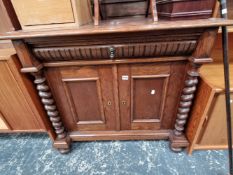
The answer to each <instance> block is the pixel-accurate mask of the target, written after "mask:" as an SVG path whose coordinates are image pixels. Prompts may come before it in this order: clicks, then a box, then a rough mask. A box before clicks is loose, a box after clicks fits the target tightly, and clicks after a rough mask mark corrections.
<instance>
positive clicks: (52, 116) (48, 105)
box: [32, 71, 70, 153]
mask: <svg viewBox="0 0 233 175" xmlns="http://www.w3.org/2000/svg"><path fill="white" fill-rule="evenodd" d="M32 75H33V76H34V77H35V80H34V83H35V85H36V89H37V91H38V94H39V96H40V98H41V102H42V103H43V105H44V109H45V110H46V112H47V115H48V116H49V120H50V121H51V123H52V126H53V128H54V130H55V133H56V136H57V137H56V140H55V142H54V143H55V145H56V144H57V142H61V140H62V141H64V143H63V144H57V145H58V146H57V148H58V150H59V151H60V152H61V153H68V152H69V151H70V149H69V141H68V140H69V136H68V135H67V132H66V131H65V128H64V126H63V123H62V121H61V118H60V115H59V112H58V109H57V106H56V104H55V101H54V99H53V96H52V93H51V91H50V89H49V86H48V85H47V82H46V78H45V76H44V75H43V72H41V71H39V72H37V73H33V74H32ZM60 145H61V147H60ZM63 145H66V147H65V148H64V146H63Z"/></svg>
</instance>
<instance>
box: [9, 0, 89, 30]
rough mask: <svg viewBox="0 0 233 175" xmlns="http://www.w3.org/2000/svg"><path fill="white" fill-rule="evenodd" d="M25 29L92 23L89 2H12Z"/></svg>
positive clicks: (37, 0)
mask: <svg viewBox="0 0 233 175" xmlns="http://www.w3.org/2000/svg"><path fill="white" fill-rule="evenodd" d="M11 2H12V4H13V7H14V9H15V12H16V14H17V16H18V19H19V21H20V24H21V26H22V28H23V29H28V28H30V29H32V28H47V27H56V26H58V27H60V26H67V25H68V26H70V25H77V26H80V25H83V24H87V23H90V22H91V21H92V15H91V7H90V1H89V0H59V1H57V0H11Z"/></svg>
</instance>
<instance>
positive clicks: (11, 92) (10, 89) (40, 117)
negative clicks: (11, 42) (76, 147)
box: [0, 48, 55, 139]
mask: <svg viewBox="0 0 233 175" xmlns="http://www.w3.org/2000/svg"><path fill="white" fill-rule="evenodd" d="M20 69H21V65H20V62H19V60H18V58H17V56H16V55H15V50H14V48H1V49H0V82H1V86H0V132H8V133H11V132H48V133H49V135H50V137H51V139H54V136H55V135H54V131H53V129H52V128H51V124H50V122H49V120H48V118H47V117H46V114H45V113H44V110H43V108H42V105H41V102H40V100H39V98H38V96H37V93H36V90H35V88H34V86H33V83H32V82H31V81H30V79H28V77H27V75H24V74H22V73H21V72H20Z"/></svg>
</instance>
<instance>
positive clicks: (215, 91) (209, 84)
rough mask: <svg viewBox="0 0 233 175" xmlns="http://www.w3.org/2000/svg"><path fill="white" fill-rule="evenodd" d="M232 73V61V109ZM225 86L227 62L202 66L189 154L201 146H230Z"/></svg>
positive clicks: (189, 128)
mask: <svg viewBox="0 0 233 175" xmlns="http://www.w3.org/2000/svg"><path fill="white" fill-rule="evenodd" d="M216 71H217V72H216ZM232 75H233V65H232V64H231V65H230V76H231V79H230V82H231V86H230V92H231V109H233V85H232V82H233V77H232ZM224 87H225V85H224V74H223V64H213V65H206V66H204V67H203V69H201V79H200V85H199V87H198V90H197V94H196V100H195V103H194V105H193V109H192V111H191V114H190V120H189V124H188V126H187V131H186V133H187V138H188V139H189V141H190V146H189V149H188V152H189V154H191V153H192V151H193V150H198V149H226V148H227V123H226V107H225V93H224V89H225V88H224ZM231 112H233V111H231ZM232 124H233V123H232Z"/></svg>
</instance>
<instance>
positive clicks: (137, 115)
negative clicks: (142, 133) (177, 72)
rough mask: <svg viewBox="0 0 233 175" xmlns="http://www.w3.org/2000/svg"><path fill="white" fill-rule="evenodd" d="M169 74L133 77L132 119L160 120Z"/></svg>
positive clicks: (135, 120)
mask: <svg viewBox="0 0 233 175" xmlns="http://www.w3.org/2000/svg"><path fill="white" fill-rule="evenodd" d="M167 77H168V75H167V76H164V77H163V76H161V77H157V76H150V77H146V76H133V77H132V93H131V96H132V121H133V122H137V121H142V122H143V121H144V120H145V121H148V120H151V121H159V120H160V117H161V109H162V107H163V101H164V99H163V93H164V92H163V91H164V87H166V84H167Z"/></svg>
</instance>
